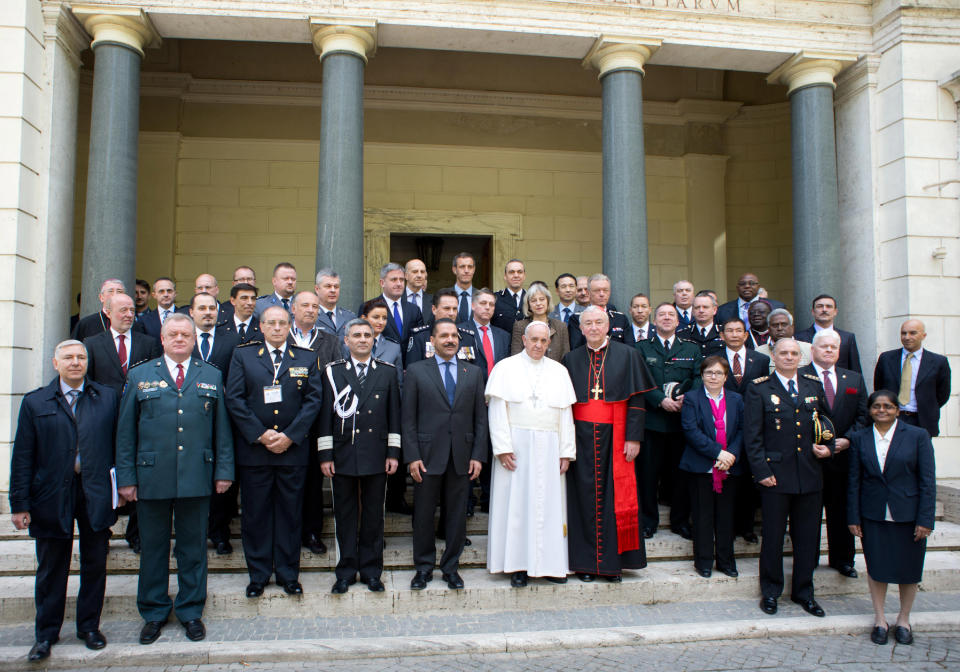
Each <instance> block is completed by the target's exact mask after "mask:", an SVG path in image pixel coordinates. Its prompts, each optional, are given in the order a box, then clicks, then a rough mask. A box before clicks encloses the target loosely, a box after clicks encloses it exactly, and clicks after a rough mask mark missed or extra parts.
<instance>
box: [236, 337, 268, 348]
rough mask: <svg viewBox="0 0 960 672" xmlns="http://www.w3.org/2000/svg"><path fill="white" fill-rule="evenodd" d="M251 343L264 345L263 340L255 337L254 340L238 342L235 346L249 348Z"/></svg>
mask: <svg viewBox="0 0 960 672" xmlns="http://www.w3.org/2000/svg"><path fill="white" fill-rule="evenodd" d="M251 345H263V341H261V340H257V339H254V340H252V341H247V342H245V343H238V344H237V345H236V346H234V347H237V348H249V347H250V346H251Z"/></svg>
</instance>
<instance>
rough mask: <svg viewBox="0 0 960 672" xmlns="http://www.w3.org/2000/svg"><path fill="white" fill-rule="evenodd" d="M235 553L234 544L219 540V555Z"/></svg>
mask: <svg viewBox="0 0 960 672" xmlns="http://www.w3.org/2000/svg"><path fill="white" fill-rule="evenodd" d="M231 553H233V545H232V544H231V543H230V542H229V541H218V542H217V555H230V554H231Z"/></svg>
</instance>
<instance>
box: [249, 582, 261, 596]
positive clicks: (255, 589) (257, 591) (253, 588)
mask: <svg viewBox="0 0 960 672" xmlns="http://www.w3.org/2000/svg"><path fill="white" fill-rule="evenodd" d="M261 595H263V584H262V583H257V582H256V581H251V582H250V583H248V584H247V597H260V596H261Z"/></svg>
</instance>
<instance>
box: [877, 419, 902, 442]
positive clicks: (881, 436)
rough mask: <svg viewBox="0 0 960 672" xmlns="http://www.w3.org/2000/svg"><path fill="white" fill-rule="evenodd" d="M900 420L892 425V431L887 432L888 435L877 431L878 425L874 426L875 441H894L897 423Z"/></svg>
mask: <svg viewBox="0 0 960 672" xmlns="http://www.w3.org/2000/svg"><path fill="white" fill-rule="evenodd" d="M898 422H900V421H899V420H894V421H893V424H892V425H890V429H888V430H887V433H886V434H881V433H880V430H878V429H877V426H876V425H873V439H874V441H893V433H894V432H895V431H897V423H898Z"/></svg>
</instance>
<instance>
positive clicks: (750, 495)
mask: <svg viewBox="0 0 960 672" xmlns="http://www.w3.org/2000/svg"><path fill="white" fill-rule="evenodd" d="M720 337H721V338H722V339H723V343H724V349H723V351H722V353H721V354H723V355H724V356H725V357H726V358H727V362H728V363H729V364H730V375H728V376H727V380H726V382H725V383H724V384H723V386H724V387H725V388H727V389H728V390H733V391H734V392H736V393H737V394H739V395H740V396H741V397H743V396H746V393H747V386H748V385H749V384H750V381H751V380H754V379H756V378H760V377H762V376H766V375H767V374H768V373H769V372H770V358H769V357H767V356H766V355H761V354H759V353H757V352H754V351H753V350H751V349H749V348H748V347H746V345H744V344H745V342H746V340H747V325H746V324H744V322H743V320H741V319H740V318H739V317H731V318H730V319H729V320H727V321H726V322H724V324H723V326H722V328H721V330H720ZM741 464H742V467H743V471H742V473H741V475H740V476H739V479H740V483H739V484H738V486H737V489H736V493H735V502H734V505H733V510H734V514H733V515H734V523H733V531H734V533H735V534H737V535H738V536H741V537H743V538H744V540H745V541H747V542H748V543H751V544H756V543H757V542H759V541H760V538H759V537H758V536H757V534H756V532H754V531H753V524H754V521H755V520H756V518H757V509H758V508H759V507H760V493H759V492H758V491H757V488H756V484H755V483H754V481H753V476H752V475H751V472H750V462H749V461H747V460H746V459H744V460H742V461H741Z"/></svg>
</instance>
